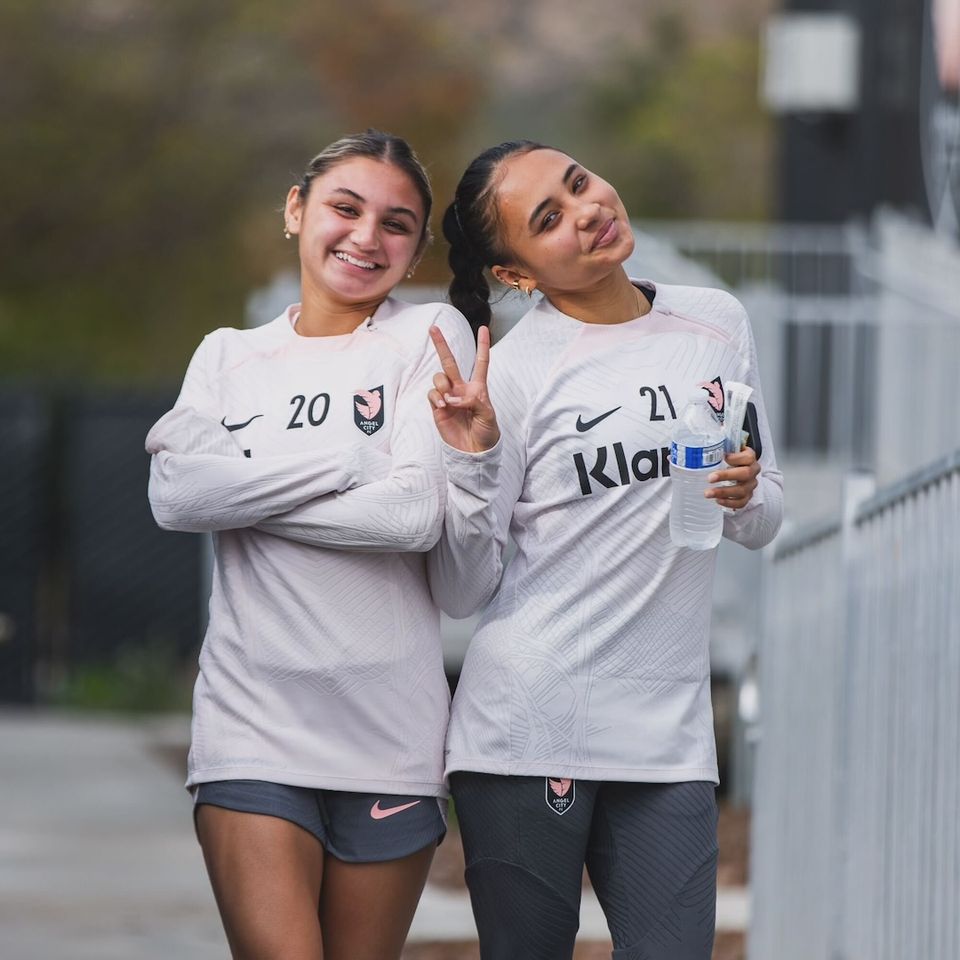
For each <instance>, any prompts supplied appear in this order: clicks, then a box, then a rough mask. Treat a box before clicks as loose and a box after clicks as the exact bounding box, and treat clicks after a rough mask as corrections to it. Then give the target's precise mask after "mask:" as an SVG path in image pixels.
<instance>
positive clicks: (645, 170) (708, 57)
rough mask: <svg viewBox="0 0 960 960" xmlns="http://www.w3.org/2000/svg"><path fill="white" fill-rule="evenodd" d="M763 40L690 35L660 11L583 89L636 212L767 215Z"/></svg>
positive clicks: (606, 165) (593, 123) (611, 175)
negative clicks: (760, 91) (644, 37)
mask: <svg viewBox="0 0 960 960" xmlns="http://www.w3.org/2000/svg"><path fill="white" fill-rule="evenodd" d="M758 69H759V67H758V46H757V44H756V42H755V39H754V38H753V37H752V36H750V35H748V34H744V33H731V34H729V35H721V36H716V37H711V38H709V39H700V40H696V41H694V40H692V39H690V38H689V37H688V36H687V34H686V32H685V29H684V26H683V21H682V20H681V19H680V15H679V14H676V13H674V14H665V15H662V16H661V17H660V18H659V19H658V20H657V21H656V23H655V27H654V30H653V32H652V36H651V41H650V44H649V46H648V48H647V49H645V50H643V51H639V52H634V53H632V54H629V55H624V56H623V57H622V59H621V64H620V69H619V70H617V71H616V72H615V73H613V74H612V75H610V76H607V77H606V78H604V79H603V80H600V81H598V82H597V83H596V84H595V85H594V86H593V87H592V88H591V89H590V90H589V91H588V92H587V94H586V96H585V104H584V115H585V116H587V117H589V118H590V129H591V131H592V133H593V139H594V140H596V139H599V138H601V137H602V139H603V143H604V147H605V153H606V155H605V157H604V159H603V164H602V169H603V171H604V175H605V176H606V177H607V179H610V180H611V181H612V182H613V183H615V184H616V185H617V188H618V190H619V191H620V194H621V196H622V197H623V199H624V202H625V203H626V204H627V209H628V210H629V211H630V213H631V215H632V216H634V217H638V218H657V217H664V218H675V217H690V218H696V219H709V218H711V217H713V218H729V219H736V220H750V219H762V218H764V217H765V216H766V215H767V214H768V211H769V205H770V202H771V199H772V197H771V181H770V168H771V152H772V131H771V129H770V125H769V121H768V120H767V119H766V117H765V116H764V114H763V113H762V111H761V110H760V108H759V106H758V103H757V83H758V81H757V71H758Z"/></svg>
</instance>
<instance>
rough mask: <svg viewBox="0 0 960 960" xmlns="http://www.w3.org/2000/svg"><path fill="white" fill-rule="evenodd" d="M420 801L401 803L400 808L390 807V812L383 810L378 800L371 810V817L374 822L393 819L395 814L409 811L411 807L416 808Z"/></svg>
mask: <svg viewBox="0 0 960 960" xmlns="http://www.w3.org/2000/svg"><path fill="white" fill-rule="evenodd" d="M419 802H420V801H419V800H411V801H410V803H401V804H400V806H399V807H390V809H389V810H382V809H381V808H380V801H379V800H378V801H377V802H376V803H375V804H374V805H373V806H372V807H371V808H370V816H371V817H373V819H374V820H383V819H384V818H385V817H392V816H393V815H394V814H395V813H399V812H400V811H401V810H409V809H410V808H411V807H415V806H416V805H417V804H418V803H419Z"/></svg>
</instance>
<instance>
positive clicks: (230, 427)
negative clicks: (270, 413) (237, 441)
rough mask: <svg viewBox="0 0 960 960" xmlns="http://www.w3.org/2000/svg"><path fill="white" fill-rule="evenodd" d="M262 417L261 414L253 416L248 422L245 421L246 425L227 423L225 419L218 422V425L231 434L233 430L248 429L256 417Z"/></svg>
mask: <svg viewBox="0 0 960 960" xmlns="http://www.w3.org/2000/svg"><path fill="white" fill-rule="evenodd" d="M262 416H263V414H262V413H257V414H254V415H253V416H252V417H251V418H250V419H249V420H247V421H246V423H227V418H226V417H224V418H223V419H222V420H221V421H220V425H221V426H224V427H226V428H227V429H228V430H229V431H230V432H231V433H233V431H234V430H242V429H243V428H244V427H249V426H250V424H251V423H253V421H254V420H256V419H257V417H262Z"/></svg>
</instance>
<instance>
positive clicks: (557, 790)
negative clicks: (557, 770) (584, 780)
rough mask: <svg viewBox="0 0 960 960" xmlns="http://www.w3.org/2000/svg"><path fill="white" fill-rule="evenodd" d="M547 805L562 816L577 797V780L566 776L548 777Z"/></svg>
mask: <svg viewBox="0 0 960 960" xmlns="http://www.w3.org/2000/svg"><path fill="white" fill-rule="evenodd" d="M546 791H547V806H548V807H549V808H550V809H551V810H552V811H553V812H554V813H557V814H559V815H560V816H561V817H562V816H563V815H564V814H565V813H566V812H567V811H568V810H569V809H570V808H571V807H572V806H573V801H574V800H576V799H577V781H576V780H567V779H566V778H563V779H561V778H558V777H547V778H546Z"/></svg>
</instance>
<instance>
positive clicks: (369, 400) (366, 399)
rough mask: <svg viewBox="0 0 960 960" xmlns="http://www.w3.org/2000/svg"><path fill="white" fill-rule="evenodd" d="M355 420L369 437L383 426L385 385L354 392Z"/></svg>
mask: <svg viewBox="0 0 960 960" xmlns="http://www.w3.org/2000/svg"><path fill="white" fill-rule="evenodd" d="M353 422H354V423H356V425H357V426H358V427H359V428H360V429H361V430H362V431H363V432H364V433H365V434H366V435H367V436H368V437H369V436H370V434H372V433H376V432H377V431H378V430H379V429H380V428H381V427H382V426H383V386H382V385H381V386H379V387H373V388H372V389H370V390H357V391H355V392H354V394H353Z"/></svg>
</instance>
